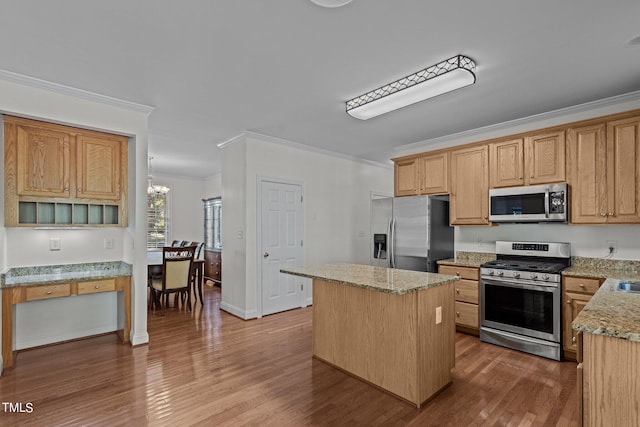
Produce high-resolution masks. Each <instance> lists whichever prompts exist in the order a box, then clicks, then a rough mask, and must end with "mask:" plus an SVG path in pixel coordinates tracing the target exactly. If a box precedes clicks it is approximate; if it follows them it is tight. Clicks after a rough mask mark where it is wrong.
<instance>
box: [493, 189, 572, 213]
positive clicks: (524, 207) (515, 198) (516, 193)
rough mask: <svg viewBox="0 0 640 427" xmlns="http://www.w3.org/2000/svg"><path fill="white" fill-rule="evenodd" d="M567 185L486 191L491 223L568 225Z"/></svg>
mask: <svg viewBox="0 0 640 427" xmlns="http://www.w3.org/2000/svg"><path fill="white" fill-rule="evenodd" d="M567 193H568V186H567V184H566V183H560V184H544V185H527V186H523V187H509V188H494V189H491V190H489V221H491V222H567V221H568V219H569V206H568V204H567V200H568V198H567V195H568V194H567Z"/></svg>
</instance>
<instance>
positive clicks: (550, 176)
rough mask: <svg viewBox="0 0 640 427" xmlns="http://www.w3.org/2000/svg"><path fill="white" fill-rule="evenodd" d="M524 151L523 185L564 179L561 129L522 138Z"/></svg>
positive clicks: (563, 151)
mask: <svg viewBox="0 0 640 427" xmlns="http://www.w3.org/2000/svg"><path fill="white" fill-rule="evenodd" d="M524 152H525V157H524V171H525V175H524V184H525V185H537V184H547V183H550V182H564V181H565V180H566V175H565V132H564V131H563V130H562V131H556V132H548V133H541V134H534V135H531V136H527V137H526V138H525V139H524Z"/></svg>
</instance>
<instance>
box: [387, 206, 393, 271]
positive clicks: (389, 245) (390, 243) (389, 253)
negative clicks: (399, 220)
mask: <svg viewBox="0 0 640 427" xmlns="http://www.w3.org/2000/svg"><path fill="white" fill-rule="evenodd" d="M391 221H392V219H391V218H389V222H388V223H387V238H388V239H389V240H388V241H387V267H389V268H391V257H392V256H393V241H392V240H391Z"/></svg>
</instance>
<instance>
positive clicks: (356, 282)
mask: <svg viewBox="0 0 640 427" xmlns="http://www.w3.org/2000/svg"><path fill="white" fill-rule="evenodd" d="M280 272H282V273H286V274H293V275H295V276H302V277H308V278H311V279H321V280H325V281H327V282H331V283H338V284H341V285H347V286H355V287H359V288H366V289H371V290H375V291H379V292H387V293H391V294H397V295H403V294H407V293H409V292H415V291H420V290H423V289H428V288H433V287H435V286H440V285H444V284H446V283H450V282H455V281H457V280H460V278H459V277H456V276H448V275H444V274H437V273H426V272H421V271H409V270H399V269H394V268H385V267H374V266H371V265H361V264H347V263H338V264H325V265H320V266H315V267H299V268H283V269H281V270H280Z"/></svg>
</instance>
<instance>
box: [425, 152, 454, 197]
mask: <svg viewBox="0 0 640 427" xmlns="http://www.w3.org/2000/svg"><path fill="white" fill-rule="evenodd" d="M418 176H419V180H418V183H419V189H420V194H446V193H448V192H449V153H447V152H444V153H439V154H431V155H428V156H422V157H419V158H418Z"/></svg>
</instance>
